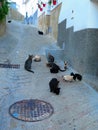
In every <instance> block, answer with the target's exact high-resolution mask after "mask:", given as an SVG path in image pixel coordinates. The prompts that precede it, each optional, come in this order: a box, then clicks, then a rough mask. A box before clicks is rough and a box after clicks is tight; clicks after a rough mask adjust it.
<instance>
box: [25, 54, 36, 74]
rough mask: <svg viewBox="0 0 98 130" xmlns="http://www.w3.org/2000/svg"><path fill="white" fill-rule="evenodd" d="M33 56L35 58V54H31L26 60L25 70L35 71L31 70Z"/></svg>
mask: <svg viewBox="0 0 98 130" xmlns="http://www.w3.org/2000/svg"><path fill="white" fill-rule="evenodd" d="M32 58H33V55H29V57H28V59H27V60H26V61H25V65H24V68H25V70H27V71H29V72H32V73H34V71H32V70H31V65H32Z"/></svg>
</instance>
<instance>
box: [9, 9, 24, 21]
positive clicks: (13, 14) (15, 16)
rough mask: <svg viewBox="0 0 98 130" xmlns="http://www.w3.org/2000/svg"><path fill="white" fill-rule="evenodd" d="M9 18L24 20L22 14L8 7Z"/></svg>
mask: <svg viewBox="0 0 98 130" xmlns="http://www.w3.org/2000/svg"><path fill="white" fill-rule="evenodd" d="M10 18H11V19H14V20H19V21H22V20H24V16H23V15H22V14H21V13H19V12H18V11H16V10H14V9H10Z"/></svg>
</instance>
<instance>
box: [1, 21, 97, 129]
mask: <svg viewBox="0 0 98 130" xmlns="http://www.w3.org/2000/svg"><path fill="white" fill-rule="evenodd" d="M51 49H52V50H51ZM49 50H51V52H52V53H54V55H55V56H56V58H57V60H58V63H59V64H60V65H61V67H62V61H61V58H60V59H59V55H58V54H61V53H60V51H61V50H60V49H59V47H57V46H56V45H55V41H54V39H52V38H51V37H50V36H47V35H43V36H41V35H38V33H37V28H35V27H32V26H28V25H23V24H21V23H18V22H15V21H12V23H10V24H7V33H6V35H5V36H3V37H1V38H0V62H1V63H4V64H5V63H10V64H19V65H20V68H17V69H15V68H0V130H98V93H97V92H96V91H95V90H93V89H92V87H91V86H89V85H88V84H87V83H86V82H84V80H82V81H76V82H72V83H69V82H63V81H62V80H61V76H62V75H66V74H69V73H70V72H71V71H74V70H72V69H71V68H70V67H68V69H67V70H66V71H65V72H59V73H58V74H51V73H50V72H49V69H48V68H47V67H46V62H47V60H46V52H47V51H49ZM29 54H34V55H35V54H38V55H41V58H42V60H41V62H33V64H32V70H34V72H35V73H34V74H32V73H29V72H27V71H25V70H24V62H25V60H26V58H27V57H28V55H29ZM61 57H62V56H61ZM53 77H56V78H58V79H59V80H60V83H59V87H60V88H61V92H60V95H58V96H57V95H55V94H53V93H50V92H49V85H48V84H49V81H50V80H51V78H53ZM24 99H40V100H43V101H45V102H49V103H50V104H51V105H52V107H53V108H54V113H53V115H52V116H50V117H49V118H47V119H45V120H42V121H38V122H25V121H21V120H17V119H15V118H13V117H12V116H10V114H9V107H10V105H12V104H13V103H15V102H17V101H20V100H24Z"/></svg>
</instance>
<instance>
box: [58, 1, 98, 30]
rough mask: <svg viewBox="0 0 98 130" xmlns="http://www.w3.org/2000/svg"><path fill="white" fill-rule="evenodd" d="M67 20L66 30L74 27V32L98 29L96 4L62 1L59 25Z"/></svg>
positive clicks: (97, 5)
mask: <svg viewBox="0 0 98 130" xmlns="http://www.w3.org/2000/svg"><path fill="white" fill-rule="evenodd" d="M64 19H66V20H67V25H66V28H69V27H71V26H74V31H77V30H82V29H85V28H98V22H97V21H98V2H92V1H90V0H82V1H81V0H62V8H61V12H60V16H59V23H60V22H62V21H63V20H64Z"/></svg>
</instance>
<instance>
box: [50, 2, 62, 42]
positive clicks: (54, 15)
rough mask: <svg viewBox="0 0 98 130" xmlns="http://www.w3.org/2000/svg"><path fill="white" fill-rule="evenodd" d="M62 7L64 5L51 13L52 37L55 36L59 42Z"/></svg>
mask: <svg viewBox="0 0 98 130" xmlns="http://www.w3.org/2000/svg"><path fill="white" fill-rule="evenodd" d="M61 5H62V4H59V5H58V6H57V7H56V8H54V9H53V10H52V11H51V16H50V27H51V28H52V32H51V36H53V37H54V39H55V40H57V37H58V18H59V14H60V9H61Z"/></svg>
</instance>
